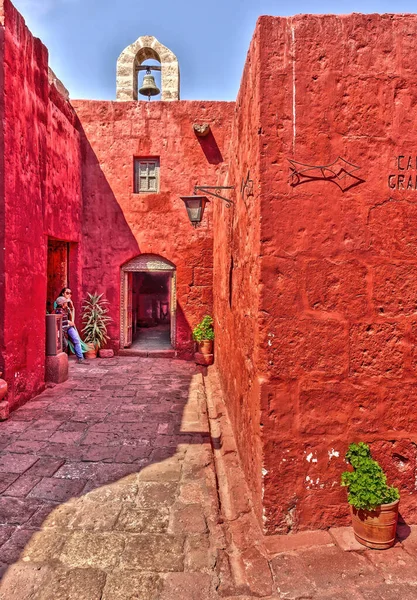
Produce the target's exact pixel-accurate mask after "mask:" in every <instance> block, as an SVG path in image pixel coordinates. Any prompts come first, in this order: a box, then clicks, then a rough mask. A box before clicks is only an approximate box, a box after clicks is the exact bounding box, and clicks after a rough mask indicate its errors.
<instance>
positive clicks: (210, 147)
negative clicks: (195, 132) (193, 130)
mask: <svg viewBox="0 0 417 600" xmlns="http://www.w3.org/2000/svg"><path fill="white" fill-rule="evenodd" d="M197 139H198V143H199V144H200V147H201V149H202V151H203V152H204V155H205V157H206V158H207V161H208V162H209V163H210V164H211V165H218V164H220V163H222V162H223V156H222V153H221V151H220V148H219V146H218V145H217V142H216V138H215V137H214V135H213V132H212V131H209V132H208V134H207V135H206V136H205V137H199V136H197Z"/></svg>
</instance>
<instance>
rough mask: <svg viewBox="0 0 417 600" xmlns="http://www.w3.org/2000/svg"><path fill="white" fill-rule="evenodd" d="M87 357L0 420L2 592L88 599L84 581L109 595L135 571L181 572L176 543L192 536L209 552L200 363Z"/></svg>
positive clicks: (98, 594) (211, 481)
mask: <svg viewBox="0 0 417 600" xmlns="http://www.w3.org/2000/svg"><path fill="white" fill-rule="evenodd" d="M94 365H95V366H94V368H89V369H84V368H82V369H79V368H77V366H74V367H73V368H72V372H71V378H70V380H69V381H68V382H67V383H65V384H63V385H61V386H59V387H56V388H54V389H52V390H47V391H45V392H44V393H43V394H41V395H40V396H38V397H37V398H36V399H34V400H32V401H31V402H29V403H28V404H26V406H24V407H22V408H20V409H18V410H17V411H16V412H15V413H13V415H12V416H11V418H10V420H9V421H7V422H5V423H3V424H2V425H1V428H2V446H3V449H2V451H1V454H0V464H1V466H2V468H1V471H2V478H1V484H2V485H3V486H4V484H5V482H6V481H7V477H8V478H9V480H8V481H9V485H8V486H6V489H5V490H4V492H3V496H2V497H1V498H0V531H1V533H2V534H3V537H0V576H1V574H2V573H1V570H2V569H1V568H2V567H3V573H5V576H4V578H3V582H2V583H1V584H0V597H2V598H3V597H4V598H8V599H12V598H16V599H17V598H26V597H29V595H30V597H32V595H31V594H32V593H33V594H34V595H36V594H35V591H39V590H42V597H45V598H46V597H51V598H52V597H55V595H56V593H57V590H58V589H59V590H61V589H64V587H65V589H66V590H67V593H68V594H69V595H71V597H74V598H75V597H77V598H81V597H82V598H87V596H86V595H84V594H85V589H84V588H85V587H86V589H88V592H87V594H88V599H89V600H95V599H99V598H102V597H103V598H104V597H105V598H113V597H115V595H116V593H115V592H116V588H117V585H120V581H121V579H123V577H124V576H126V577H129V576H130V575H131V574H132V572H133V569H134V570H137V571H139V572H141V571H153V572H154V575H153V577H154V579H155V580H159V575H158V573H160V572H164V571H171V570H174V571H181V570H182V568H183V567H182V564H183V559H184V557H183V547H184V543H191V541H192V540H194V541H195V540H196V534H199V535H198V536H197V537H198V543H199V547H200V546H201V547H204V548H206V546H205V545H204V544H205V542H206V541H207V536H206V532H207V526H208V527H209V528H210V527H211V526H213V525H214V524H215V523H216V522H217V506H216V505H215V503H214V504H213V499H214V498H216V497H217V496H216V482H215V476H214V471H213V472H211V471H210V469H207V466H206V465H209V464H210V461H211V446H210V435H209V429H208V422H207V417H206V413H205V407H204V402H203V401H201V400H200V399H201V398H202V393H201V390H200V389H199V388H200V386H201V381H200V380H199V378H198V377H196V375H197V372H196V367H195V366H194V365H192V364H190V363H185V362H178V361H176V362H175V368H174V369H173V368H172V367H170V365H172V362H171V361H166V360H159V361H155V360H153V359H141V361H140V362H139V361H138V360H137V359H135V358H123V359H118V358H115V359H111V360H100V359H97V360H96V361H95V363H94ZM3 442H5V443H3ZM23 450H24V453H23V454H22V451H23ZM6 470H8V471H9V473H8V474H6V473H5V471H6ZM24 470H26V473H24V474H23V471H24ZM19 473H20V475H19ZM3 489H4V488H3ZM193 498H194V499H193ZM196 498H198V500H196ZM196 501H197V504H196ZM190 510H191V513H190V512H189V511H190ZM197 513H198V514H197ZM191 514H192V515H194V516H191V517H190V515H191ZM189 518H191V521H190V522H189V521H188V519H189ZM196 527H197V529H196ZM138 534H145V535H138ZM168 534H169V535H168ZM188 538H189V539H188ZM205 552H206V553H207V555H208V554H209V551H208V548H206V549H205ZM13 563H17V564H13ZM114 568H116V569H121V571H120V570H119V571H118V575H117V578H116V576H113V575H108V576H107V584H106V586H107V587H106V589H105V594H104V596H102V594H103V587H104V584H105V580H106V572H107V571H113V569H114ZM91 569H93V571H91ZM123 570H125V573H123ZM160 583H162V582H161V581H160ZM136 584H137V582H136ZM158 585H159V584H158ZM25 586H28V588H30V594H28V595H26V593H27V591H28V590H26V587H25ZM17 590H19V591H18V592H17ZM16 592H17V593H18V595H16ZM48 593H49V594H50V596H49V595H48ZM73 594H74V596H73ZM77 594H78V595H77Z"/></svg>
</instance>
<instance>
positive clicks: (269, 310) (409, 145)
mask: <svg viewBox="0 0 417 600" xmlns="http://www.w3.org/2000/svg"><path fill="white" fill-rule="evenodd" d="M416 30H417V17H416V16H414V15H413V16H410V15H408V16H407V15H396V16H392V15H383V16H378V15H350V16H311V15H308V16H299V17H294V18H291V19H280V18H269V17H268V18H262V19H261V20H260V22H259V35H260V39H261V48H262V50H261V69H262V73H263V84H262V87H263V100H262V104H261V122H262V129H263V134H262V135H263V145H262V149H261V164H262V169H261V171H262V175H261V186H262V192H261V214H262V228H261V241H262V248H261V255H262V271H261V281H260V282H261V286H262V287H261V303H260V316H261V330H260V335H261V352H262V354H261V359H260V369H262V370H263V372H264V374H265V377H266V378H267V380H268V381H267V382H266V383H265V384H264V385H263V386H262V403H261V409H262V418H261V423H262V424H263V427H262V440H263V447H264V467H265V469H266V471H267V473H266V474H265V476H264V485H265V495H264V507H265V526H266V528H267V530H268V531H270V532H274V531H287V530H289V529H297V528H301V529H302V528H314V527H327V526H329V525H342V524H345V523H346V522H347V521H346V517H347V513H348V509H347V504H346V492H345V491H344V490H341V489H340V487H339V480H340V473H341V472H342V471H343V470H344V468H345V463H344V461H343V458H344V454H345V452H346V449H347V446H348V444H349V443H350V442H352V441H358V440H363V441H366V442H370V443H371V446H372V449H373V450H374V454H375V457H376V458H377V459H378V460H380V462H381V464H382V465H383V467H385V468H386V470H387V472H388V476H389V479H390V481H391V482H392V483H394V484H396V485H399V486H400V489H401V494H402V500H401V512H402V513H403V516H404V517H405V518H406V519H408V520H409V521H410V522H415V521H416V520H417V502H416V500H417V498H416V491H415V475H416V448H417V446H416V443H417V431H416V427H415V416H414V415H415V414H417V368H416V365H417V363H416V359H415V356H416V352H415V338H416V333H417V329H416V326H417V321H416V308H417V302H416V299H417V279H416V273H417V243H416V233H415V232H416V228H417V203H416V201H417V191H416V186H415V175H416V174H417V170H416V168H417V167H416V159H415V157H416V155H417V144H416V141H415V134H414V131H415V128H416V124H417V116H416V113H415V111H414V110H413V109H412V107H413V106H414V105H415V103H416V102H417V91H416V88H415V79H416V75H417V66H416V63H415V61H414V60H413V59H412V54H413V50H412V48H413V44H414V41H413V40H414V38H415V32H416ZM399 155H406V156H407V157H408V156H412V157H413V158H412V161H411V163H412V164H411V165H410V167H411V168H410V169H409V170H408V171H407V164H408V159H407V158H405V159H401V160H400V165H398V159H397V157H398V156H399ZM338 157H342V158H345V159H347V160H348V161H350V162H351V163H353V164H354V165H357V166H359V167H360V169H359V170H358V171H356V174H357V175H358V176H359V177H360V178H362V179H363V182H361V183H360V184H359V185H357V186H355V187H352V188H351V189H349V190H345V191H342V190H341V189H339V187H338V186H337V185H336V184H335V183H332V182H330V181H324V180H323V174H322V173H320V172H318V171H315V172H314V176H315V177H318V178H319V179H317V180H312V181H310V182H308V183H304V184H302V185H299V186H296V187H291V185H290V183H289V163H288V159H294V160H296V161H299V162H301V163H307V164H312V165H326V164H329V163H331V162H333V161H335V160H336V159H337V158H338ZM401 169H403V170H401ZM398 173H400V174H403V175H405V176H406V177H405V184H403V187H405V186H406V185H407V183H408V180H409V175H411V176H412V181H413V184H412V189H390V187H389V184H388V183H389V175H391V174H394V175H395V174H398ZM325 174H326V173H325ZM320 177H321V180H320ZM352 181H353V180H352ZM390 181H391V184H393V183H394V181H397V183H398V178H395V177H394V178H391V180H390ZM400 181H401V180H400ZM340 182H341V184H342V187H343V185H344V183H345V180H343V179H342V180H340ZM400 187H401V184H400Z"/></svg>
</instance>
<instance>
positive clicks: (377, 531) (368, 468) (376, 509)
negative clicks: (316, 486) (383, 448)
mask: <svg viewBox="0 0 417 600" xmlns="http://www.w3.org/2000/svg"><path fill="white" fill-rule="evenodd" d="M346 460H347V462H348V463H349V464H350V465H352V467H353V471H345V472H344V473H342V480H341V484H342V486H346V487H347V488H348V502H349V504H350V511H351V515H352V525H353V532H354V534H355V538H356V539H357V541H358V542H359V543H360V544H363V545H364V546H368V547H369V548H377V549H384V548H390V547H391V546H393V545H394V543H395V534H396V530H397V521H398V505H399V502H400V493H399V491H398V489H397V488H395V487H392V486H389V485H387V477H386V475H385V473H384V471H383V470H382V469H381V467H380V466H379V464H378V463H377V462H376V461H375V460H373V459H372V456H371V451H370V450H369V446H368V445H367V444H365V443H364V442H359V443H358V444H351V445H350V446H349V449H348V451H347V453H346Z"/></svg>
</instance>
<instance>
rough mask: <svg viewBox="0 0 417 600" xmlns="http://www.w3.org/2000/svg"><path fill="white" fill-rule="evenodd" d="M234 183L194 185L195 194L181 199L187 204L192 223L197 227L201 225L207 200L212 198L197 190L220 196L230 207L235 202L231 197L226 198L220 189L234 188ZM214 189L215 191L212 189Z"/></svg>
mask: <svg viewBox="0 0 417 600" xmlns="http://www.w3.org/2000/svg"><path fill="white" fill-rule="evenodd" d="M234 189H235V186H234V185H227V186H226V185H196V186H195V187H194V196H181V200H182V201H183V202H184V204H185V208H186V209H187V213H188V218H189V219H190V222H191V225H192V226H193V227H194V228H196V227H198V226H199V225H200V223H201V221H202V219H203V215H204V209H205V207H206V204H207V202H210V200H209V199H208V198H207V197H206V196H200V195H198V194H197V192H205V193H206V194H209V195H210V196H213V197H214V198H220V199H221V200H223V201H224V202H226V206H227V208H230V207H231V206H232V204H233V202H232V200H229V198H225V197H224V196H222V195H221V194H220V190H234ZM211 190H213V191H211Z"/></svg>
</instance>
